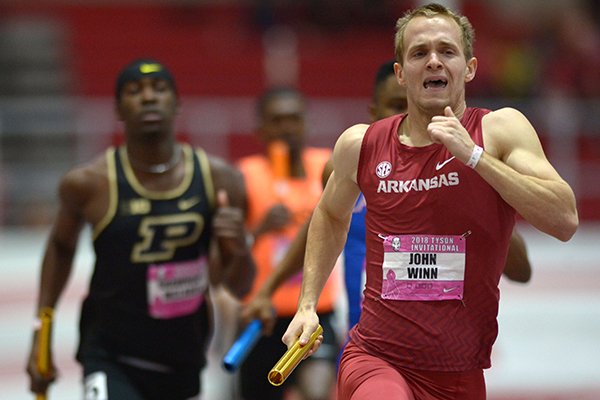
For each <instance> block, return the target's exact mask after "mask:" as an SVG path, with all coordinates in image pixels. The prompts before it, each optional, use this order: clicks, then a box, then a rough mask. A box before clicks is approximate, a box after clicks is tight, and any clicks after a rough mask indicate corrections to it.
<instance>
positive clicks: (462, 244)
mask: <svg viewBox="0 0 600 400" xmlns="http://www.w3.org/2000/svg"><path fill="white" fill-rule="evenodd" d="M382 238H383V239H384V241H383V283H382V286H381V298H382V299H385V300H413V301H417V300H419V301H423V300H424V301H437V300H461V299H462V298H463V294H464V276H465V258H466V257H465V255H466V239H465V237H464V236H460V235H389V236H382Z"/></svg>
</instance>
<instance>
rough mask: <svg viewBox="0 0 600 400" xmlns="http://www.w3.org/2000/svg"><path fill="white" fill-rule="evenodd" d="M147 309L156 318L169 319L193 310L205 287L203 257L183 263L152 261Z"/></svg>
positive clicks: (205, 268) (205, 262)
mask: <svg viewBox="0 0 600 400" xmlns="http://www.w3.org/2000/svg"><path fill="white" fill-rule="evenodd" d="M147 278H148V279H147V281H148V312H149V314H150V316H152V317H154V318H157V319H170V318H176V317H181V316H184V315H189V314H192V313H193V312H195V311H196V310H197V309H198V307H199V306H200V304H201V303H202V301H203V300H204V292H205V290H206V288H207V287H208V266H207V261H206V257H201V258H199V259H197V260H191V261H185V262H169V263H164V264H152V265H150V266H149V267H148V274H147Z"/></svg>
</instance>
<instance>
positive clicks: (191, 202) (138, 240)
mask: <svg viewBox="0 0 600 400" xmlns="http://www.w3.org/2000/svg"><path fill="white" fill-rule="evenodd" d="M182 152H183V159H184V162H185V165H186V172H185V177H184V179H183V181H182V182H181V184H180V185H179V187H177V188H175V189H173V190H170V191H167V192H159V191H149V190H146V189H144V187H143V186H141V184H140V183H139V182H138V181H137V179H136V178H135V175H134V174H133V172H132V169H131V166H130V164H129V161H128V159H127V155H126V154H127V153H126V151H125V148H124V147H121V148H119V149H118V150H116V151H115V150H114V149H111V150H109V151H107V164H108V166H109V181H110V199H111V202H110V207H109V211H108V213H107V215H106V218H105V219H103V220H102V221H101V223H100V224H99V225H98V226H96V227H95V229H94V248H95V252H96V254H97V257H96V267H95V269H94V275H93V277H92V281H91V285H90V292H89V294H88V297H87V298H86V300H85V302H84V306H83V310H82V317H81V345H80V348H79V354H78V356H79V358H83V359H85V358H87V357H106V356H107V355H110V356H114V357H119V358H120V359H121V360H122V361H123V362H125V363H127V361H128V360H130V361H131V362H133V363H135V362H136V361H137V360H140V361H142V360H143V361H147V362H152V363H156V364H160V365H164V366H165V368H167V366H168V368H181V367H194V368H200V367H202V366H203V364H204V355H203V351H202V350H203V348H204V346H205V345H206V343H205V341H206V337H207V328H208V319H207V318H208V317H207V310H206V302H205V300H204V293H205V291H206V289H207V287H208V270H207V252H208V244H209V240H210V233H211V232H210V230H211V218H212V213H213V209H214V195H213V185H212V181H211V178H210V175H209V174H208V172H209V171H208V164H207V160H206V156H205V154H204V153H203V152H200V151H199V152H198V153H197V154H198V156H194V152H193V151H192V149H191V148H190V147H189V146H184V147H182ZM201 165H202V166H203V167H201ZM125 324H126V325H127V326H128V328H127V329H126V330H125V329H123V328H122V327H123V326H124V325H125Z"/></svg>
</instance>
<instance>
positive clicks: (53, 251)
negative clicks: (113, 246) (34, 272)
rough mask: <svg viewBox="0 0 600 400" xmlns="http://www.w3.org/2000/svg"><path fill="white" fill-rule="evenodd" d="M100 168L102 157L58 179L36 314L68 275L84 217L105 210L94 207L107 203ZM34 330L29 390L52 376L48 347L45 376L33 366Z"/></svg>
mask: <svg viewBox="0 0 600 400" xmlns="http://www.w3.org/2000/svg"><path fill="white" fill-rule="evenodd" d="M102 171H106V165H105V162H104V158H100V159H97V160H95V161H94V162H93V163H91V164H88V165H85V166H83V167H80V168H76V169H73V170H71V171H70V172H68V173H67V174H66V175H65V176H64V177H63V178H62V179H61V181H60V184H59V189H58V192H59V207H58V213H57V216H56V218H55V220H54V223H53V225H52V228H51V232H50V236H49V238H48V242H47V244H46V250H45V253H44V258H43V261H42V268H41V274H40V287H39V295H38V303H37V314H38V315H39V311H40V310H41V309H42V308H45V307H48V308H51V309H54V308H55V307H56V305H57V303H58V301H59V299H60V296H61V295H62V293H63V291H64V289H65V286H66V284H67V281H68V279H69V277H70V275H71V270H72V265H73V258H74V255H75V252H76V249H77V243H78V241H79V237H80V233H81V230H82V228H83V226H84V224H85V222H86V220H88V221H90V220H91V221H95V222H97V221H99V219H100V218H101V217H100V215H101V213H102V212H104V211H105V208H104V209H103V210H100V209H98V208H97V207H98V206H100V204H101V203H102V202H105V204H108V194H107V193H108V181H107V179H106V174H105V173H103V172H102ZM37 333H38V332H37V330H36V331H35V332H34V334H33V340H32V346H31V352H30V357H29V361H28V364H27V373H28V374H29V376H30V390H31V391H32V392H34V393H42V392H45V391H46V389H47V387H48V385H49V384H50V383H51V382H53V381H54V380H55V379H56V368H55V366H54V362H53V357H52V351H50V360H49V361H50V372H49V374H48V376H46V377H42V376H41V375H40V374H39V372H38V369H37V366H36V360H37V356H38V346H39V343H38V334H37ZM50 348H52V347H50Z"/></svg>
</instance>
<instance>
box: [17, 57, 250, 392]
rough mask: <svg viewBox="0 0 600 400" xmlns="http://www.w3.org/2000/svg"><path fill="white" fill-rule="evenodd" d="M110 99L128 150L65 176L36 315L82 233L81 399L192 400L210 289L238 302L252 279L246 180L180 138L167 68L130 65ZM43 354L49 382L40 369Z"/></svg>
mask: <svg viewBox="0 0 600 400" xmlns="http://www.w3.org/2000/svg"><path fill="white" fill-rule="evenodd" d="M116 100H117V113H118V116H119V118H120V120H121V121H122V122H123V124H124V128H125V143H124V144H123V145H121V146H120V147H117V148H110V149H108V150H107V151H106V152H105V154H103V155H101V156H98V157H96V158H95V159H93V160H92V161H90V162H88V163H86V164H83V165H80V166H77V167H75V168H73V169H72V170H71V171H69V172H68V173H67V174H65V176H64V177H63V178H62V179H61V182H60V185H59V195H60V204H59V210H58V214H57V217H56V220H55V222H54V225H53V228H52V231H51V233H50V237H49V240H48V244H47V248H46V251H45V254H44V260H43V264H42V271H41V283H40V293H39V299H38V305H37V307H38V315H42V313H43V312H45V311H47V310H48V309H50V310H52V309H53V308H54V307H55V305H56V304H57V302H58V300H59V298H60V295H61V294H62V292H63V290H64V288H65V286H66V282H67V280H68V278H69V275H70V273H71V269H72V264H73V257H74V254H75V251H76V248H77V243H78V240H79V236H80V233H81V230H82V228H83V226H85V225H89V226H90V227H91V228H92V229H93V244H94V252H95V256H96V263H95V265H94V272H93V275H92V278H91V282H90V287H89V292H88V294H87V296H86V298H85V301H84V302H83V306H82V310H81V319H80V341H79V347H78V351H77V360H78V361H79V363H80V364H81V365H82V367H83V384H84V399H85V400H164V399H169V400H190V399H199V396H200V393H201V388H200V373H201V370H202V368H203V367H204V365H205V363H206V360H205V351H206V348H207V347H208V339H209V335H210V332H211V330H212V327H211V324H212V320H211V318H210V315H211V314H210V301H209V299H208V295H209V290H208V288H209V283H210V285H211V287H221V286H222V287H223V288H224V289H226V290H228V291H230V292H231V293H232V294H233V295H235V296H237V297H239V298H241V297H243V296H244V295H246V293H247V292H248V291H249V290H250V287H251V285H252V281H253V279H254V274H255V267H254V262H253V260H252V257H251V254H250V251H249V249H248V248H247V244H246V232H245V229H244V219H245V215H244V213H245V211H244V210H246V208H247V204H246V195H245V186H244V180H243V177H242V175H241V173H240V172H239V171H238V170H237V169H235V168H234V167H232V166H231V165H230V164H228V163H226V162H225V161H224V160H222V159H220V158H217V157H214V156H210V155H208V154H206V153H205V152H204V151H203V150H201V149H193V148H192V147H191V146H190V145H188V144H183V143H179V142H177V141H176V140H175V135H174V121H175V116H176V115H177V113H178V109H179V98H178V96H177V91H176V87H175V82H174V80H173V77H172V76H171V74H170V72H169V71H168V70H167V69H166V68H165V67H164V66H163V65H162V64H160V63H158V62H156V61H154V60H138V61H135V62H133V63H131V64H129V65H128V66H126V67H125V68H124V69H123V71H122V72H121V74H120V75H119V77H118V79H117V84H116ZM40 332H41V330H40V331H38V330H36V331H35V332H34V336H33V343H32V349H31V353H30V357H29V362H28V367H27V372H28V373H29V375H30V378H31V379H30V390H31V391H32V392H34V393H44V392H46V390H47V388H48V386H49V384H50V383H51V382H52V381H54V380H55V379H56V369H55V367H54V365H53V362H52V361H53V360H52V352H49V353H46V351H48V350H47V349H46V348H45V346H42V343H47V340H45V339H44V340H40V336H41V335H40ZM44 332H45V331H44ZM44 354H47V358H49V361H50V362H49V364H50V369H49V373H46V374H44V373H42V372H44V371H43V370H41V369H40V368H39V365H40V364H39V363H38V362H37V361H38V360H39V359H40V355H44Z"/></svg>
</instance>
